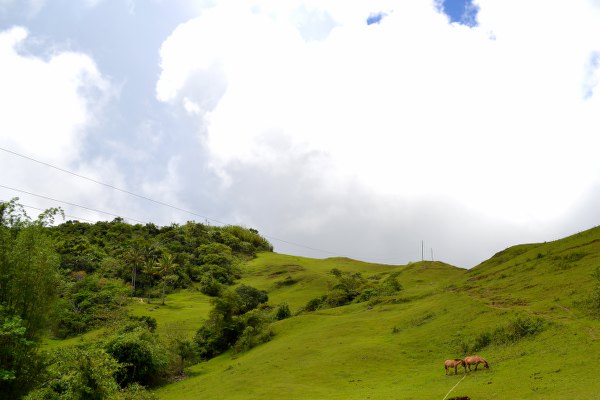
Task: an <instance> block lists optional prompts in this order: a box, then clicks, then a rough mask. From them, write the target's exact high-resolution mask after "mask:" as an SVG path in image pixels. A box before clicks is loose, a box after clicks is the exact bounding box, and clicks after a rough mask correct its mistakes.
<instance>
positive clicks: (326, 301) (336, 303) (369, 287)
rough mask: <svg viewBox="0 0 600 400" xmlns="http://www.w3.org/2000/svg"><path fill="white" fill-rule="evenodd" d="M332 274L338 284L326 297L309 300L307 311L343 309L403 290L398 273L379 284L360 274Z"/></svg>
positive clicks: (331, 286)
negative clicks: (349, 305) (345, 306)
mask: <svg viewBox="0 0 600 400" xmlns="http://www.w3.org/2000/svg"><path fill="white" fill-rule="evenodd" d="M330 274H331V275H333V276H334V277H335V278H336V279H337V282H336V283H334V284H332V285H330V290H329V291H328V292H327V294H325V295H324V296H321V297H317V298H314V299H311V300H309V302H308V303H307V304H306V305H305V306H304V310H305V311H315V310H318V309H319V308H331V307H341V306H344V305H346V304H350V303H352V302H354V303H361V302H364V301H368V300H371V299H373V298H375V297H380V296H391V295H394V294H396V293H398V292H399V291H401V290H402V289H403V288H402V285H401V284H400V282H399V281H398V275H399V273H398V272H395V273H391V274H389V275H388V276H387V277H386V278H385V279H384V280H383V281H381V282H379V283H374V282H372V281H370V280H368V279H365V278H364V277H363V276H362V274H361V273H360V272H354V273H351V272H343V271H341V270H339V269H338V268H333V269H332V270H331V271H330Z"/></svg>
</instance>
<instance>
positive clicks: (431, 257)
mask: <svg viewBox="0 0 600 400" xmlns="http://www.w3.org/2000/svg"><path fill="white" fill-rule="evenodd" d="M431 261H433V247H432V248H431Z"/></svg>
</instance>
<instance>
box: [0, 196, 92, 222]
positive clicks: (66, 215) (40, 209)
mask: <svg viewBox="0 0 600 400" xmlns="http://www.w3.org/2000/svg"><path fill="white" fill-rule="evenodd" d="M7 202H8V200H2V199H0V203H7ZM19 205H20V206H23V207H25V208H31V209H32V210H37V211H42V212H43V211H46V210H44V209H43V208H39V207H34V206H30V205H27V204H23V203H19ZM64 216H65V217H69V218H73V219H76V220H80V221H85V222H89V223H91V224H93V223H94V222H96V221H92V220H91V219H87V218H83V217H78V216H76V215H70V214H64Z"/></svg>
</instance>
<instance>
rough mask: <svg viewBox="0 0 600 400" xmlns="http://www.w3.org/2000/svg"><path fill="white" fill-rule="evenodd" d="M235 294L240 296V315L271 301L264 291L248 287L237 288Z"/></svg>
mask: <svg viewBox="0 0 600 400" xmlns="http://www.w3.org/2000/svg"><path fill="white" fill-rule="evenodd" d="M235 292H236V293H237V295H238V296H240V301H241V303H240V306H239V307H240V309H239V311H238V313H240V314H244V313H247V312H248V311H250V310H253V309H255V308H256V307H258V305H259V304H262V303H266V302H267V301H269V296H268V295H267V292H266V291H264V290H258V289H256V288H253V287H252V286H248V285H243V284H242V285H240V286H238V287H236V288H235Z"/></svg>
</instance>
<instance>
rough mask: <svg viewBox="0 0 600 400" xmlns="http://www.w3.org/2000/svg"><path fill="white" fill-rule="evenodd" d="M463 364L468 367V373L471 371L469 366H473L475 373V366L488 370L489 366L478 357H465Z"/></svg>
mask: <svg viewBox="0 0 600 400" xmlns="http://www.w3.org/2000/svg"><path fill="white" fill-rule="evenodd" d="M465 364H466V365H467V367H469V371H470V370H471V365H473V364H475V371H477V366H478V365H479V364H483V366H484V367H486V368H489V367H490V364H488V362H487V361H485V360H484V359H483V358H482V357H479V356H469V357H465Z"/></svg>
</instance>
